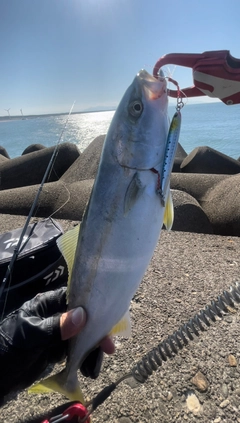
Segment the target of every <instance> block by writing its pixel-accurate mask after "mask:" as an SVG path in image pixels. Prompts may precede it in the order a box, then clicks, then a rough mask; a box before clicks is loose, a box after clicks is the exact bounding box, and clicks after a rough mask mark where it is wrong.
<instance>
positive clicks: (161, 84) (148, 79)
mask: <svg viewBox="0 0 240 423" xmlns="http://www.w3.org/2000/svg"><path fill="white" fill-rule="evenodd" d="M162 75H163V73H162V74H161V75H160V76H159V77H158V79H157V78H155V77H154V76H152V75H150V74H149V73H148V72H147V71H145V70H144V69H142V70H140V72H139V73H138V74H137V79H138V82H139V83H140V85H141V86H142V88H143V90H144V93H145V95H146V98H147V99H148V100H156V99H158V98H160V97H161V96H162V95H163V94H164V93H166V92H167V80H166V78H165V77H164V76H162Z"/></svg>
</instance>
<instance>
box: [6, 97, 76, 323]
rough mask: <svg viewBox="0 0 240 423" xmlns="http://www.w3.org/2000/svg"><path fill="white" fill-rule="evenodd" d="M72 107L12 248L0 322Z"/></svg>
mask: <svg viewBox="0 0 240 423" xmlns="http://www.w3.org/2000/svg"><path fill="white" fill-rule="evenodd" d="M74 105H75V101H74V102H73V104H72V107H71V109H70V111H69V113H68V116H67V119H66V122H65V125H64V127H63V129H62V132H61V134H60V136H59V139H58V142H57V144H56V146H55V148H54V150H53V153H52V156H51V159H50V161H49V163H48V166H47V169H46V171H45V173H44V175H43V178H42V182H41V184H40V186H39V188H38V190H37V193H36V196H35V198H34V201H33V204H32V207H31V209H30V211H29V214H28V216H27V219H26V222H25V225H24V227H23V230H22V232H21V235H20V237H19V240H18V243H17V245H16V247H15V248H14V251H13V255H12V258H11V261H10V263H9V265H8V267H7V271H6V274H5V276H4V278H3V280H2V283H1V286H0V299H1V296H2V294H3V291H4V289H5V288H6V287H7V284H8V287H7V288H8V289H7V292H6V298H5V301H4V306H3V310H2V313H1V319H0V320H2V319H3V316H4V310H5V307H6V303H7V297H8V292H9V288H10V286H11V281H12V271H13V266H14V264H15V261H16V260H17V257H18V254H19V253H20V251H21V249H23V248H24V246H25V244H26V242H27V241H28V239H29V237H28V238H27V240H26V241H25V242H24V244H23V245H22V243H23V239H24V236H25V234H26V231H27V228H28V225H29V223H30V220H31V218H32V217H35V214H36V212H37V209H38V207H39V205H38V200H39V197H40V194H41V192H42V189H43V186H44V184H45V182H46V181H47V180H48V179H49V176H50V173H51V172H52V170H53V166H54V163H55V160H56V158H57V155H58V151H59V145H60V142H61V141H62V137H63V134H64V132H65V130H66V127H67V124H68V121H69V118H70V115H71V113H72V110H73V107H74ZM68 193H69V195H70V192H69V191H68ZM69 198H70V197H69ZM69 198H68V201H69Z"/></svg>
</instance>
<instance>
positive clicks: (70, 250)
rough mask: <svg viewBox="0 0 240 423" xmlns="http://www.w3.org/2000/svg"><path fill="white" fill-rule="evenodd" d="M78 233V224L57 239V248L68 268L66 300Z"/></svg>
mask: <svg viewBox="0 0 240 423" xmlns="http://www.w3.org/2000/svg"><path fill="white" fill-rule="evenodd" d="M79 232H80V224H79V225H77V226H75V228H73V229H70V230H69V231H67V232H65V233H64V234H63V235H62V236H60V237H59V238H58V239H57V246H58V248H59V250H60V251H61V253H62V255H63V257H64V259H65V261H66V263H67V268H68V289H67V299H68V292H69V286H70V281H71V277H72V269H73V263H74V259H75V253H76V249H77V242H78V236H79Z"/></svg>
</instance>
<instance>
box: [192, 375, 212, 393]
mask: <svg viewBox="0 0 240 423" xmlns="http://www.w3.org/2000/svg"><path fill="white" fill-rule="evenodd" d="M192 383H193V384H194V385H195V386H196V387H197V388H198V389H199V391H201V392H205V391H206V390H207V389H208V386H209V383H208V381H207V378H206V377H205V376H204V375H203V374H202V373H201V372H197V373H196V374H195V376H194V377H193V378H192Z"/></svg>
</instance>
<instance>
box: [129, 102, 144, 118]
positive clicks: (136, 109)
mask: <svg viewBox="0 0 240 423" xmlns="http://www.w3.org/2000/svg"><path fill="white" fill-rule="evenodd" d="M128 109H129V113H130V114H131V115H132V116H133V117H136V118H137V117H139V116H141V114H142V111H143V104H142V102H141V101H139V100H135V101H132V103H130V104H129V108H128Z"/></svg>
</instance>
